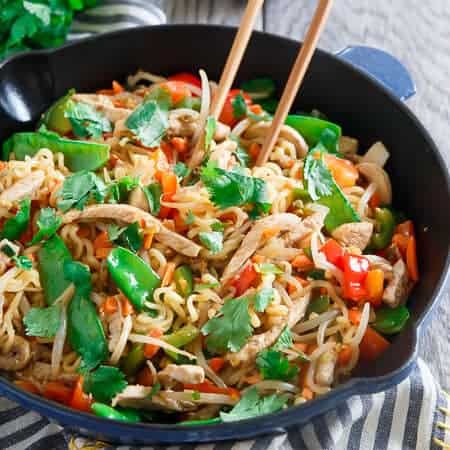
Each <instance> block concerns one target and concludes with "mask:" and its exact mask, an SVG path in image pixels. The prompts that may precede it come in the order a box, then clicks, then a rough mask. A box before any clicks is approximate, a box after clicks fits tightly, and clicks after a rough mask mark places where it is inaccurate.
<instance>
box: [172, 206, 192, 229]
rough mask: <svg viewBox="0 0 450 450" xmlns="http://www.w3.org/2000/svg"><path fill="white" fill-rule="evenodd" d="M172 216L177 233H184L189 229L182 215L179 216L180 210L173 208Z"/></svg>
mask: <svg viewBox="0 0 450 450" xmlns="http://www.w3.org/2000/svg"><path fill="white" fill-rule="evenodd" d="M172 217H173V221H174V224H175V231H177V232H178V233H184V232H185V231H187V230H188V229H189V227H188V226H187V225H186V222H185V221H184V219H183V217H181V214H180V211H178V210H173V213H172Z"/></svg>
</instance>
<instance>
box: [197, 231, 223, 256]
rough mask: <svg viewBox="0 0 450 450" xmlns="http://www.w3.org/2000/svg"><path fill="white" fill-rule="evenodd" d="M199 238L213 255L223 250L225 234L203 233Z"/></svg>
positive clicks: (217, 232)
mask: <svg viewBox="0 0 450 450" xmlns="http://www.w3.org/2000/svg"><path fill="white" fill-rule="evenodd" d="M198 238H199V239H200V242H201V243H202V244H203V245H204V246H205V247H206V248H207V249H208V250H209V251H210V252H211V253H212V254H213V255H214V254H215V253H219V252H220V251H222V249H223V233H220V232H219V231H201V232H200V233H198Z"/></svg>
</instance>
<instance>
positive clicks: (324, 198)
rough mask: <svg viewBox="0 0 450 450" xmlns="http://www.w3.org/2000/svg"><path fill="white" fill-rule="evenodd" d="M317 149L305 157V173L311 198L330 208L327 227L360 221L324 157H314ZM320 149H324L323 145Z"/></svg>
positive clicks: (328, 228) (326, 222)
mask: <svg viewBox="0 0 450 450" xmlns="http://www.w3.org/2000/svg"><path fill="white" fill-rule="evenodd" d="M320 145H321V144H320V143H319V146H320ZM317 151H318V150H317V147H314V148H313V149H311V150H310V151H309V153H308V155H307V156H306V159H305V166H304V170H303V174H304V178H305V181H306V184H307V188H308V193H309V195H310V196H311V198H312V199H313V200H314V201H316V202H317V203H320V204H322V205H325V206H327V207H328V209H329V212H328V214H327V216H326V218H325V228H326V229H327V230H328V231H333V230H334V229H335V228H337V227H338V226H339V225H342V224H344V223H349V222H360V220H361V219H360V218H359V216H358V214H357V213H356V211H355V210H354V209H353V207H352V205H351V204H350V202H349V201H348V199H347V198H346V197H345V195H344V194H343V193H342V191H341V189H340V188H339V186H338V185H337V184H336V182H335V181H334V179H333V176H332V175H331V172H330V171H329V170H328V168H327V167H326V165H325V162H324V161H323V157H322V156H321V157H320V158H319V159H316V158H315V157H314V154H315V153H316V152H317ZM320 151H321V152H323V151H324V147H323V146H322V147H321V150H320Z"/></svg>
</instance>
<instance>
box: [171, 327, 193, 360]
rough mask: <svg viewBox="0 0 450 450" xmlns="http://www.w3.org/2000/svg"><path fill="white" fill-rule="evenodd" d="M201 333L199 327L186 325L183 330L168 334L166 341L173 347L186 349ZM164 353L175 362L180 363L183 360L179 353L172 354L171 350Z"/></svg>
mask: <svg viewBox="0 0 450 450" xmlns="http://www.w3.org/2000/svg"><path fill="white" fill-rule="evenodd" d="M199 333H200V331H199V329H198V328H197V327H195V326H194V325H192V324H188V325H185V326H184V327H183V328H180V329H179V330H177V331H174V332H173V333H172V334H168V335H167V336H164V338H163V339H164V340H165V341H166V342H167V343H168V344H170V345H173V346H174V347H176V348H181V347H184V346H185V345H187V344H190V343H191V342H192V341H193V340H194V339H195V338H196V337H197V336H198V335H199ZM164 352H165V353H166V354H167V355H168V356H170V357H171V358H172V359H173V360H175V361H178V360H179V359H180V358H182V356H181V355H179V354H178V353H174V352H171V351H170V350H165V349H164Z"/></svg>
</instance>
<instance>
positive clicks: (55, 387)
mask: <svg viewBox="0 0 450 450" xmlns="http://www.w3.org/2000/svg"><path fill="white" fill-rule="evenodd" d="M42 395H43V396H44V397H45V398H48V399H50V400H54V401H56V402H59V403H63V404H65V405H68V404H69V403H70V400H71V398H72V389H71V388H70V387H68V386H66V385H65V384H64V383H62V382H61V381H49V382H48V383H46V384H45V385H44V391H43V392H42Z"/></svg>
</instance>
